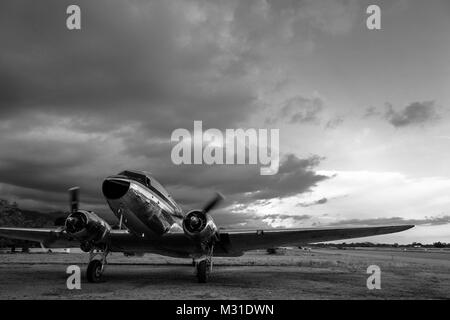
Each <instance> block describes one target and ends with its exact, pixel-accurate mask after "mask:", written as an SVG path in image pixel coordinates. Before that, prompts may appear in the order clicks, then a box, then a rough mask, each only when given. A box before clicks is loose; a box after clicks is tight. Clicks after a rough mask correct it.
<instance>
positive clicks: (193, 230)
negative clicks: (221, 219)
mask: <svg viewBox="0 0 450 320" xmlns="http://www.w3.org/2000/svg"><path fill="white" fill-rule="evenodd" d="M183 230H184V233H185V234H186V235H188V236H189V237H190V238H192V239H194V240H196V241H200V242H208V241H210V240H211V239H212V238H213V237H215V236H216V235H217V230H218V229H217V226H216V224H215V223H214V221H213V219H212V218H211V217H210V216H209V215H207V214H205V213H204V212H203V211H200V210H191V211H189V212H188V213H187V214H186V217H185V218H184V220H183Z"/></svg>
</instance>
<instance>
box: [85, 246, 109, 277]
mask: <svg viewBox="0 0 450 320" xmlns="http://www.w3.org/2000/svg"><path fill="white" fill-rule="evenodd" d="M108 253H109V251H108V249H105V250H104V251H100V252H95V251H94V249H92V250H91V252H90V253H89V264H88V267H87V271H86V278H87V280H88V281H89V282H91V283H98V282H100V281H101V280H102V276H103V271H105V266H106V264H107V262H106V256H107V255H108ZM98 255H99V256H100V259H96V256H98Z"/></svg>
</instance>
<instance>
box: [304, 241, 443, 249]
mask: <svg viewBox="0 0 450 320" xmlns="http://www.w3.org/2000/svg"><path fill="white" fill-rule="evenodd" d="M312 246H314V247H318V248H330V247H338V248H344V247H345V248H356V247H358V248H418V247H420V248H450V243H445V242H440V241H438V242H434V243H432V244H422V243H420V242H413V243H410V244H398V243H393V244H392V243H373V242H351V243H346V242H342V243H317V244H314V245H312Z"/></svg>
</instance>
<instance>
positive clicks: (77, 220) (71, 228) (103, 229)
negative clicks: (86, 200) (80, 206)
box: [65, 210, 111, 251]
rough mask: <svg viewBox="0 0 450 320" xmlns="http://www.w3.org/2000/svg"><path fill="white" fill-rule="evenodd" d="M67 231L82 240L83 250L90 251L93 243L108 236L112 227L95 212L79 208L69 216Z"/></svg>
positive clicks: (66, 224)
mask: <svg viewBox="0 0 450 320" xmlns="http://www.w3.org/2000/svg"><path fill="white" fill-rule="evenodd" d="M65 231H66V232H67V234H68V235H69V236H71V237H73V238H75V239H77V240H78V241H80V242H81V244H82V246H81V248H82V249H83V251H89V249H90V248H91V247H92V246H93V245H95V244H96V243H100V242H102V241H103V240H105V239H106V238H107V237H108V235H109V233H110V231H111V227H110V226H109V224H108V223H107V222H106V221H105V220H103V219H102V218H100V217H99V216H97V215H96V214H95V213H93V212H91V211H84V210H78V211H76V212H73V213H71V214H70V215H69V216H68V217H67V219H66V222H65Z"/></svg>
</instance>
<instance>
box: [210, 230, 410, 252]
mask: <svg viewBox="0 0 450 320" xmlns="http://www.w3.org/2000/svg"><path fill="white" fill-rule="evenodd" d="M412 227H414V226H413V225H401V226H382V227H359V228H307V229H272V230H220V236H221V244H222V245H221V247H222V250H224V251H225V252H226V251H233V252H239V251H241V252H243V251H247V250H255V249H266V248H271V247H279V246H299V245H305V244H310V243H316V242H325V241H334V240H344V239H351V238H360V237H368V236H375V235H382V234H388V233H395V232H400V231H404V230H407V229H410V228H412ZM217 249H218V250H220V248H217ZM222 250H220V251H222Z"/></svg>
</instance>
